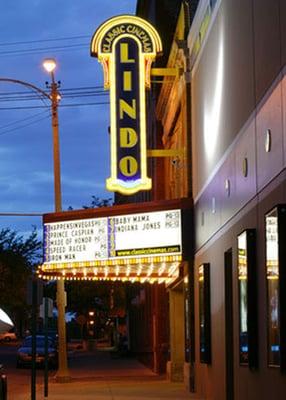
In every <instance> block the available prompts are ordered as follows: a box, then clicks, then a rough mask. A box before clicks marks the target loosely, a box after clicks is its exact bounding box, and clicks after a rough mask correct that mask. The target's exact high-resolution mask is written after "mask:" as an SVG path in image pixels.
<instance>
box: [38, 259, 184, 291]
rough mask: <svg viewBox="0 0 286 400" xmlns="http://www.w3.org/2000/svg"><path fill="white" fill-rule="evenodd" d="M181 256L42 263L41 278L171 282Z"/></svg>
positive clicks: (177, 272)
mask: <svg viewBox="0 0 286 400" xmlns="http://www.w3.org/2000/svg"><path fill="white" fill-rule="evenodd" d="M181 261H182V256H181V255H168V256H156V257H145V258H142V257H141V258H140V257H138V258H122V259H116V260H104V261H103V260H100V261H89V262H78V263H62V264H42V265H41V266H39V268H38V276H39V278H41V279H46V280H57V279H63V280H67V281H73V280H74V281H77V280H90V281H97V280H102V281H122V282H127V281H130V282H140V283H144V282H150V283H155V282H158V283H167V284H169V283H171V282H172V281H173V280H175V279H176V278H178V276H179V268H180V264H181Z"/></svg>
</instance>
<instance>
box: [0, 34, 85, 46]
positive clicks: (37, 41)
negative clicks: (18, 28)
mask: <svg viewBox="0 0 286 400" xmlns="http://www.w3.org/2000/svg"><path fill="white" fill-rule="evenodd" d="M86 38H90V36H89V35H79V36H69V37H63V38H54V39H38V40H26V41H18V42H7V43H0V46H17V45H23V44H31V43H44V42H56V41H61V40H75V39H86Z"/></svg>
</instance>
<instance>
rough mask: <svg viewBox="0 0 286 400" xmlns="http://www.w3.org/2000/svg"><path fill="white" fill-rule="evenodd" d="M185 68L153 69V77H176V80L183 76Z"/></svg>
mask: <svg viewBox="0 0 286 400" xmlns="http://www.w3.org/2000/svg"><path fill="white" fill-rule="evenodd" d="M183 72H184V70H183V68H180V67H176V68H151V76H174V77H176V78H178V77H180V76H181V75H183Z"/></svg>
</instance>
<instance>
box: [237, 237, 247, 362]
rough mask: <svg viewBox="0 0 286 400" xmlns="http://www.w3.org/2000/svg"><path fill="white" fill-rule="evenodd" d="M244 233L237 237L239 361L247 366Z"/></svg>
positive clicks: (245, 248)
mask: <svg viewBox="0 0 286 400" xmlns="http://www.w3.org/2000/svg"><path fill="white" fill-rule="evenodd" d="M246 240H247V237H246V231H244V232H243V233H242V234H241V235H239V236H238V285H239V286H238V293H239V361H240V364H248V323H247V321H248V316H247V314H248V307H247V304H248V297H247V279H248V271H247V246H246Z"/></svg>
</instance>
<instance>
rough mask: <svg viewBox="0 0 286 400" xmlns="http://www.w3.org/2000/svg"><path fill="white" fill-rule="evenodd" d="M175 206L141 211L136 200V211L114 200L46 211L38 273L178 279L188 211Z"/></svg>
mask: <svg viewBox="0 0 286 400" xmlns="http://www.w3.org/2000/svg"><path fill="white" fill-rule="evenodd" d="M154 203H155V202H154ZM176 205H177V204H176V203H175V206H176ZM178 205H179V204H178ZM175 206H174V207H173V208H170V209H162V210H160V209H158V207H157V208H156V207H155V208H153V209H154V211H152V212H146V211H144V212H138V211H137V210H138V209H139V208H138V205H136V207H137V209H136V208H135V209H134V208H133V209H132V208H131V211H132V213H126V208H124V206H114V207H105V208H104V210H101V209H95V210H80V211H77V212H63V213H52V214H46V216H44V262H43V264H42V265H41V266H40V267H39V270H38V273H39V275H40V277H42V278H45V279H58V278H62V279H66V280H78V279H88V280H98V279H102V280H123V281H124V280H130V281H133V282H135V281H139V282H144V281H146V280H148V281H150V282H155V281H157V282H166V281H167V282H168V281H171V280H173V279H175V278H176V277H178V273H179V265H180V263H181V261H182V259H183V253H184V251H183V249H184V244H183V243H184V240H183V237H185V236H186V235H183V226H186V223H185V224H184V221H185V213H186V211H185V209H180V208H178V207H175ZM179 206H180V205H179ZM122 207H123V209H124V213H123V214H122V213H121V210H122ZM151 209H152V207H151ZM117 210H118V213H117Z"/></svg>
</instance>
